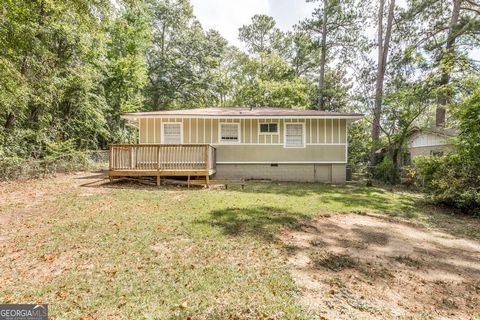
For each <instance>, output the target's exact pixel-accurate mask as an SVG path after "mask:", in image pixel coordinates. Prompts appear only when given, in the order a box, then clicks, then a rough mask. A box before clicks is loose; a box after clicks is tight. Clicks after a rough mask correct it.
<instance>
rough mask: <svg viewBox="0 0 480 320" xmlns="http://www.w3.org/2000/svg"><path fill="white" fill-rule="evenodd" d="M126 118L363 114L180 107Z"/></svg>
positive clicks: (135, 113) (262, 108) (131, 115)
mask: <svg viewBox="0 0 480 320" xmlns="http://www.w3.org/2000/svg"><path fill="white" fill-rule="evenodd" d="M122 117H123V118H124V119H131V120H134V119H136V118H145V117H199V118H219V117H237V118H249V117H253V118H262V117H265V118H289V117H292V118H311V117H319V118H350V119H361V118H362V117H363V114H360V113H346V112H329V111H318V110H305V109H288V108H271V107H255V108H243V107H242V108H241V107H229V108H197V109H180V110H161V111H149V112H131V113H125V114H124V115H123V116H122Z"/></svg>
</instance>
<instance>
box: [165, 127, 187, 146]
mask: <svg viewBox="0 0 480 320" xmlns="http://www.w3.org/2000/svg"><path fill="white" fill-rule="evenodd" d="M162 127H163V130H162V143H165V144H181V143H182V140H183V139H182V124H181V123H163V124H162Z"/></svg>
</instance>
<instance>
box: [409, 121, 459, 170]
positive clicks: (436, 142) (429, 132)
mask: <svg viewBox="0 0 480 320" xmlns="http://www.w3.org/2000/svg"><path fill="white" fill-rule="evenodd" d="M455 136H457V131H456V130H455V129H445V128H442V127H434V128H430V129H418V130H417V131H416V132H415V133H414V134H413V135H412V137H411V138H410V140H409V141H408V147H407V150H408V153H407V157H406V158H407V159H405V160H406V162H409V160H410V159H414V158H416V157H419V156H442V155H444V154H447V153H450V152H452V151H453V150H454V146H453V143H452V139H453V138H454V137H455ZM408 158H410V159H408Z"/></svg>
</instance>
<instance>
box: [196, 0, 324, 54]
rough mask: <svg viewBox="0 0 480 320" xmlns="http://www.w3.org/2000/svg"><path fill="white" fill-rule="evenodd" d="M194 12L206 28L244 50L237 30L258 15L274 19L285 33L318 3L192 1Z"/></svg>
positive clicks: (296, 0)
mask: <svg viewBox="0 0 480 320" xmlns="http://www.w3.org/2000/svg"><path fill="white" fill-rule="evenodd" d="M190 2H191V3H192V5H193V12H194V14H195V15H196V16H197V18H198V19H199V20H200V22H201V23H202V26H203V27H204V28H205V29H215V30H217V31H219V32H220V34H221V35H222V36H224V37H225V38H226V39H227V40H228V42H229V43H230V44H233V45H235V46H237V47H240V48H244V46H243V45H242V43H241V42H240V41H239V40H238V28H240V27H241V26H243V25H245V24H249V23H250V21H251V18H252V16H253V15H255V14H267V15H269V16H272V17H274V18H275V21H276V22H277V27H279V28H280V29H282V30H284V31H286V30H290V29H291V28H292V26H293V25H294V24H296V23H298V22H299V21H300V20H303V19H305V18H307V17H309V16H310V15H311V12H312V11H313V8H314V7H315V5H316V4H315V3H306V2H305V0H190Z"/></svg>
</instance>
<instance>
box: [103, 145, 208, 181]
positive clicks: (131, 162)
mask: <svg viewBox="0 0 480 320" xmlns="http://www.w3.org/2000/svg"><path fill="white" fill-rule="evenodd" d="M109 149H110V150H109V156H110V166H109V171H108V175H109V177H110V179H113V178H114V177H141V176H153V177H157V185H160V179H161V178H160V177H162V176H183V177H187V178H188V181H190V177H199V176H200V177H205V181H206V184H207V185H208V183H209V177H210V176H211V175H212V174H214V173H215V163H216V161H215V148H214V147H213V146H211V145H209V144H112V145H110V146H109Z"/></svg>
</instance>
